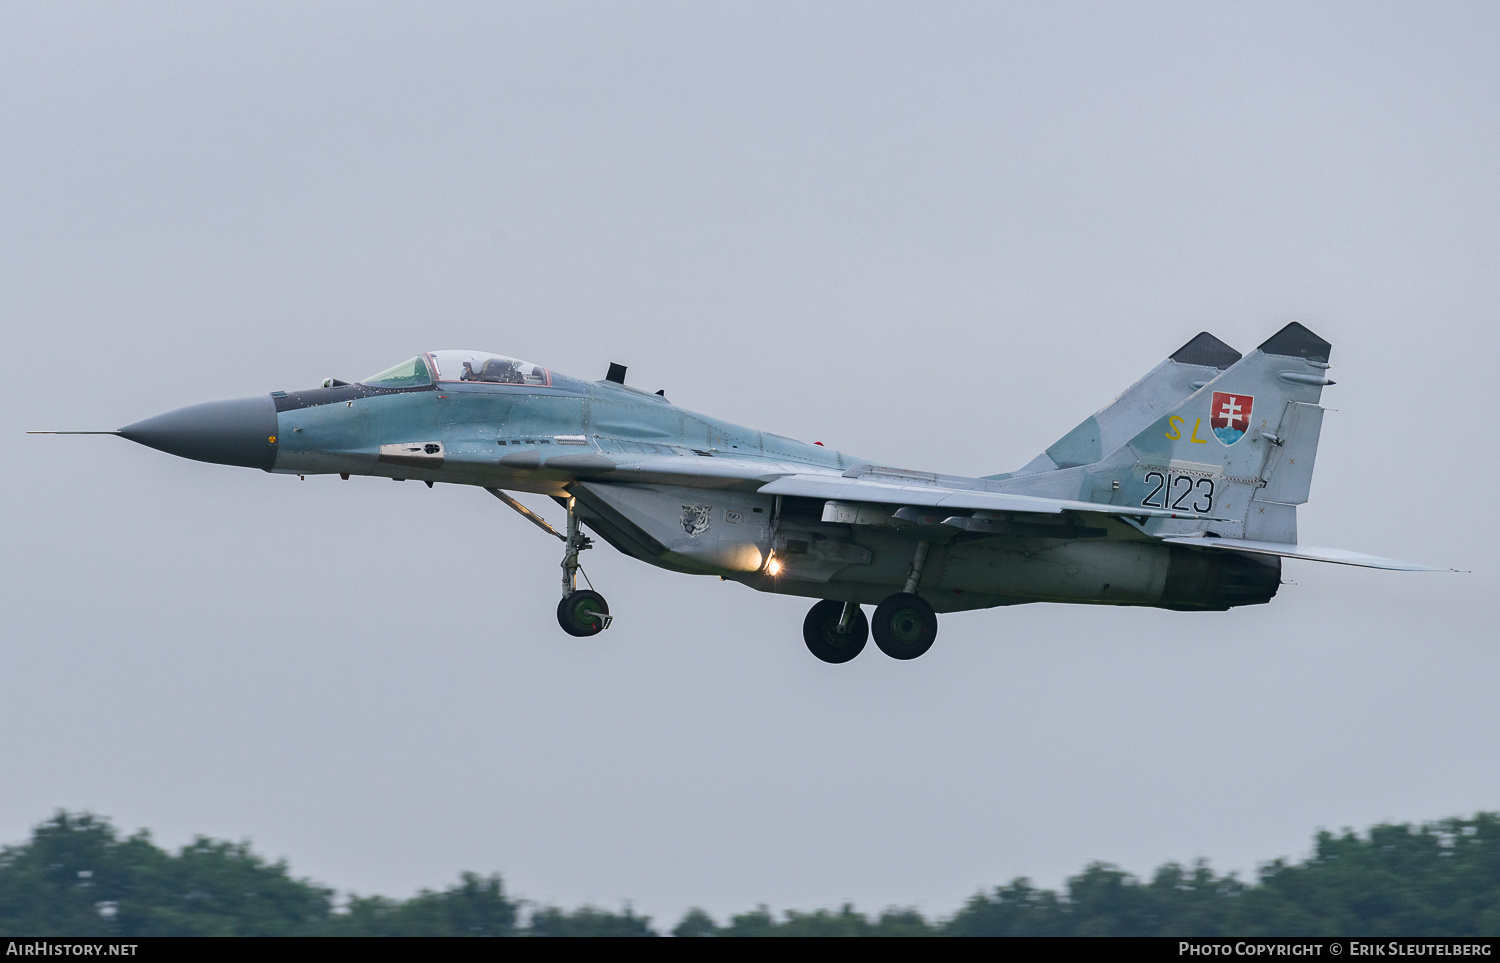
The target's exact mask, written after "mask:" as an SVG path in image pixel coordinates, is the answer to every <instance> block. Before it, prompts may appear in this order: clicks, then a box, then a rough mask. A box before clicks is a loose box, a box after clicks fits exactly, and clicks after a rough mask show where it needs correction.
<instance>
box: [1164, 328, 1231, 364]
mask: <svg viewBox="0 0 1500 963" xmlns="http://www.w3.org/2000/svg"><path fill="white" fill-rule="evenodd" d="M1242 357H1244V356H1243V355H1241V354H1240V353H1239V352H1238V351H1236V350H1234V349H1233V348H1231V347H1230V346H1229V345H1227V344H1225V343H1224V342H1222V341H1220V340H1219V339H1218V338H1216V337H1214V336H1213V335H1211V334H1209V333H1208V332H1207V331H1200V332H1198V334H1197V336H1196V337H1194V338H1193V339H1192V340H1191V341H1189V342H1188V343H1187V344H1185V345H1183V346H1182V347H1180V348H1178V349H1177V350H1176V351H1173V352H1172V354H1171V358H1172V360H1173V361H1175V362H1177V363H1178V364H1196V365H1203V366H1205V367H1209V368H1218V369H1219V370H1220V371H1223V370H1224V369H1226V368H1228V367H1229V366H1230V365H1232V364H1234V363H1235V362H1236V361H1238V360H1240V358H1242Z"/></svg>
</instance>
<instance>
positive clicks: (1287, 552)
mask: <svg viewBox="0 0 1500 963" xmlns="http://www.w3.org/2000/svg"><path fill="white" fill-rule="evenodd" d="M1162 541H1164V542H1170V543H1171V544H1173V545H1191V546H1192V547H1193V548H1209V549H1221V550H1227V551H1231V552H1249V553H1250V554H1252V555H1280V556H1281V557H1282V558H1303V559H1307V560H1308V561H1310V562H1332V563H1333V564H1335V565H1357V566H1359V567H1360V568H1383V569H1387V570H1389V571H1392V572H1453V571H1457V570H1456V569H1451V568H1435V567H1433V566H1431V565H1419V564H1417V563H1416V562H1403V561H1401V560H1399V559H1394V558H1382V557H1380V556H1379V555H1366V554H1364V553H1363V552H1350V551H1347V550H1345V549H1342V548H1318V547H1317V546H1315V545H1296V544H1288V543H1285V542H1249V541H1244V540H1243V539H1238V538H1204V537H1203V536H1201V535H1171V536H1168V537H1166V538H1163V539H1162Z"/></svg>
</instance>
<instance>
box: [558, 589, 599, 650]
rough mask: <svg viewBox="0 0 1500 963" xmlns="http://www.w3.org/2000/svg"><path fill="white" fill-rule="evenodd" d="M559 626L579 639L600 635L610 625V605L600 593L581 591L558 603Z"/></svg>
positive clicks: (564, 597) (566, 596)
mask: <svg viewBox="0 0 1500 963" xmlns="http://www.w3.org/2000/svg"><path fill="white" fill-rule="evenodd" d="M557 624H558V625H561V626H562V629H563V631H564V632H566V633H568V634H569V635H576V636H578V637H579V638H587V637H588V636H590V635H598V634H599V633H600V632H603V631H604V629H605V628H606V627H607V626H608V625H609V603H608V602H606V601H604V596H602V595H600V594H599V593H598V592H595V591H592V590H590V589H579V590H578V591H576V592H574V593H572V594H571V595H565V596H563V599H562V601H561V602H558V603H557Z"/></svg>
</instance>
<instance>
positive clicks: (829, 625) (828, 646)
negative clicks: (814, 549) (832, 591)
mask: <svg viewBox="0 0 1500 963" xmlns="http://www.w3.org/2000/svg"><path fill="white" fill-rule="evenodd" d="M927 550H928V543H927V542H919V543H917V551H916V554H915V555H914V556H913V558H912V562H911V569H910V570H909V571H908V572H907V576H906V584H905V585H904V586H902V589H901V591H900V592H897V593H896V594H895V595H892V596H889V597H888V598H886V600H885V601H884V602H881V603H880V604H879V605H877V606H876V607H875V617H874V618H873V619H871V620H870V621H868V622H867V621H865V614H864V612H863V611H861V610H860V607H859V606H858V605H856V604H855V603H853V602H839V601H836V600H834V599H824V600H823V601H821V602H819V603H817V604H816V605H814V606H813V607H812V610H811V611H809V612H808V613H807V618H806V619H804V620H803V622H802V639H803V641H804V642H806V643H807V648H808V651H810V652H812V654H813V655H815V656H817V657H818V658H820V659H822V660H823V661H824V662H835V663H837V662H848V661H849V660H850V659H852V658H854V657H855V656H856V655H859V654H860V652H862V651H864V647H865V640H866V639H867V638H869V636H870V635H871V634H873V635H874V636H875V645H876V646H878V647H879V648H880V651H882V652H884V653H885V654H886V655H888V656H890V657H891V658H893V659H901V660H903V661H905V660H907V659H915V658H916V657H917V656H919V655H922V654H923V653H924V652H926V651H927V650H928V649H930V648H932V643H933V641H934V640H935V639H936V638H937V613H936V612H934V611H933V610H932V606H931V605H929V604H927V600H926V599H924V598H922V597H921V596H920V595H918V594H917V586H918V585H919V584H920V583H921V581H922V567H923V566H924V565H926V564H927Z"/></svg>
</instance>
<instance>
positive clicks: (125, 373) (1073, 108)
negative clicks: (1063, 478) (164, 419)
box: [0, 0, 1500, 926]
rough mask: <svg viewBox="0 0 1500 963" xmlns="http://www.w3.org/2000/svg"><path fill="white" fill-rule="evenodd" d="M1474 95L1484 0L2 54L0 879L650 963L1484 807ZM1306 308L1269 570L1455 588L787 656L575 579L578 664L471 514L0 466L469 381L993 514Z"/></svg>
mask: <svg viewBox="0 0 1500 963" xmlns="http://www.w3.org/2000/svg"><path fill="white" fill-rule="evenodd" d="M1497 48H1500V7H1497V6H1496V5H1495V4H1493V3H1474V4H1455V3H1428V4H1413V3H1396V4H1385V3H1375V2H1358V3H1349V4H1330V3H1308V2H1293V3H1273V2H1268V3H1257V4H1203V3H1182V4H1144V3H1142V4H1111V3H1099V4H1064V3H1037V4H955V3H946V4H937V3H920V4H919V3H911V4H891V3H800V4H777V3H753V4H752V3H740V4H723V3H703V2H684V3H676V4H670V3H668V4H662V3H634V4H618V3H601V4H578V3H572V4H569V3H536V4H520V5H518V4H496V3H475V4H461V3H420V4H418V3H406V4H393V3H373V2H359V3H300V2H299V3H272V2H255V3H231V2H225V3H214V4H201V3H177V4H160V3H117V4H99V3H52V2H46V3H30V2H20V0H12V2H7V3H5V4H3V5H0V331H3V336H4V341H3V344H4V347H5V350H6V354H7V356H8V357H9V358H10V361H9V363H8V365H7V370H8V371H9V372H10V374H9V375H8V376H7V379H6V386H5V389H4V390H5V398H6V401H5V404H4V407H3V414H0V419H3V427H4V435H3V439H4V445H5V451H6V462H7V468H6V470H5V471H4V472H3V473H0V493H3V505H4V513H5V514H4V518H5V540H4V554H3V557H0V567H3V582H0V619H3V622H0V624H3V626H4V628H3V636H4V641H3V643H0V840H3V841H10V842H14V841H19V840H21V839H23V838H25V836H26V834H27V833H28V832H29V829H30V827H31V826H32V825H34V824H35V823H36V822H38V821H40V820H41V819H43V818H45V817H46V816H48V815H49V814H50V813H51V812H52V810H54V809H55V808H57V807H67V808H70V809H83V808H87V809H90V810H93V811H95V812H98V813H102V814H105V815H108V816H109V817H111V818H112V819H113V820H114V821H115V823H116V824H117V825H118V826H120V827H121V828H122V829H124V830H126V831H133V830H135V829H136V828H139V827H143V826H144V827H149V828H150V829H152V830H153V831H154V832H155V833H156V836H157V838H158V840H159V841H161V842H163V843H166V844H170V845H174V846H175V845H179V844H181V843H183V842H186V841H188V840H189V839H190V838H191V836H192V835H193V834H195V833H205V834H210V835H214V836H220V837H229V838H232V839H242V838H249V839H251V840H252V841H253V843H254V845H255V847H256V849H257V850H258V851H260V852H263V853H265V854H268V855H269V856H271V857H286V858H287V859H289V860H290V862H291V864H292V867H293V869H294V871H296V872H297V873H299V874H304V875H308V876H311V877H312V878H314V879H317V880H319V881H321V882H324V883H327V884H329V885H332V886H335V887H338V888H339V889H341V890H356V891H359V892H361V893H372V892H378V893H384V894H387V895H392V896H406V895H409V894H411V893H413V892H414V891H415V890H416V889H417V888H418V887H422V886H428V887H437V886H441V885H444V884H446V883H448V882H450V881H451V880H453V879H454V878H455V876H456V874H457V873H458V872H459V871H461V870H464V869H472V870H476V871H480V872H489V871H499V872H501V873H502V874H504V876H505V879H506V881H507V884H508V885H509V886H510V887H511V888H512V889H513V890H514V891H515V892H517V893H520V894H522V895H524V896H527V897H529V898H532V899H536V900H541V901H554V902H558V903H561V904H564V905H569V906H571V905H577V904H580V903H582V902H585V901H592V902H595V903H597V904H602V905H604V906H611V907H614V906H619V905H620V903H621V902H622V901H626V900H629V901H631V902H633V904H634V905H635V906H636V907H637V909H638V910H640V911H643V912H646V913H650V914H652V915H653V916H654V917H655V918H656V919H657V920H658V922H661V923H665V924H666V925H668V926H670V925H671V924H672V923H673V922H675V920H676V919H677V918H678V916H679V915H680V914H681V913H682V911H683V910H684V909H685V908H687V907H688V906H690V905H693V904H698V905H702V906H704V907H706V908H707V909H709V910H710V911H712V912H714V913H715V914H718V915H719V916H720V917H721V918H722V916H723V915H724V914H726V913H728V912H730V911H738V910H744V909H748V908H751V907H753V906H754V905H755V904H756V903H761V902H764V903H767V904H769V905H770V906H771V907H772V908H775V909H782V908H798V907H800V908H811V907H816V906H828V905H837V904H838V903H839V902H841V901H844V900H851V901H853V902H854V903H855V904H856V905H858V906H859V907H861V908H864V909H866V910H878V909H880V908H881V907H884V906H887V905H891V904H902V905H915V906H918V907H920V908H921V909H922V910H923V911H925V912H927V913H937V914H945V913H950V912H952V911H953V910H954V909H956V908H957V907H958V906H959V905H960V903H961V902H962V900H963V899H964V898H965V897H967V896H968V895H969V894H971V893H973V892H974V891H975V890H977V889H979V888H980V887H984V886H990V885H995V884H999V883H1003V882H1006V881H1008V880H1010V879H1011V878H1012V877H1015V876H1018V875H1027V876H1030V877H1032V878H1033V879H1034V880H1036V881H1038V882H1040V883H1042V884H1045V885H1049V886H1055V885H1058V884H1059V883H1061V882H1062V880H1063V879H1064V878H1065V877H1066V876H1067V875H1068V874H1070V873H1072V872H1075V871H1077V870H1079V869H1081V868H1082V867H1083V866H1084V864H1085V863H1086V862H1087V861H1089V860H1093V859H1102V860H1109V861H1112V862H1115V863H1117V864H1119V865H1121V866H1123V867H1124V868H1126V869H1128V870H1131V871H1134V872H1137V873H1145V872H1149V871H1150V870H1151V869H1152V868H1154V867H1155V866H1157V865H1159V864H1160V863H1162V862H1164V861H1167V860H1172V859H1175V860H1191V859H1193V858H1195V857H1199V856H1203V857H1208V858H1209V859H1210V860H1211V861H1212V862H1213V864H1214V865H1215V867H1217V868H1219V869H1231V868H1233V869H1239V870H1241V871H1242V872H1253V870H1254V867H1255V865H1256V864H1257V862H1258V861H1261V860H1264V859H1269V858H1272V857H1276V856H1290V857H1300V856H1301V855H1304V854H1305V853H1306V852H1307V849H1308V845H1309V839H1310V836H1311V834H1312V832H1313V831H1314V830H1315V829H1316V828H1318V827H1328V828H1333V829H1337V828H1339V827H1342V826H1346V825H1352V826H1363V825H1367V824H1369V823H1371V822H1373V821H1377V820H1402V821H1405V820H1422V819H1432V818H1439V817H1443V816H1448V815H1456V814H1461V813H1471V812H1473V811H1474V810H1476V809H1495V808H1500V765H1496V761H1497V758H1500V752H1497V749H1500V746H1497V742H1500V735H1497V734H1500V701H1497V700H1496V697H1495V691H1496V680H1497V678H1500V652H1497V645H1496V634H1497V633H1496V630H1495V616H1496V610H1497V597H1500V583H1497V580H1496V576H1495V572H1496V562H1497V554H1500V553H1497V547H1496V537H1495V536H1496V525H1495V522H1494V519H1493V516H1494V512H1493V507H1492V505H1491V502H1490V497H1489V496H1490V495H1491V494H1492V493H1493V491H1494V489H1495V480H1496V478H1497V476H1500V459H1497V457H1496V441H1495V439H1496V434H1497V433H1496V427H1495V422H1496V412H1497V402H1496V377H1495V366H1496V354H1497V352H1496V348H1497V333H1496V324H1495V321H1496V314H1497V306H1500V297H1497V295H1500V230H1497V224H1500V177H1497V172H1500V98H1497V95H1500V58H1497V57H1496V56H1495V51H1496V49H1497ZM1291 320H1299V321H1302V322H1303V323H1305V324H1307V325H1308V326H1310V327H1311V328H1312V329H1313V330H1314V331H1316V332H1318V333H1319V334H1321V335H1323V336H1324V337H1326V338H1327V339H1328V340H1330V341H1331V342H1333V345H1334V349H1333V362H1334V371H1333V374H1334V377H1335V378H1336V379H1337V380H1338V381H1339V385H1338V386H1337V387H1336V388H1332V389H1330V390H1329V391H1327V392H1325V394H1324V399H1325V404H1327V405H1328V406H1329V407H1331V408H1333V409H1336V412H1337V413H1334V414H1330V416H1329V417H1328V419H1327V421H1326V422H1325V425H1324V431H1323V442H1322V447H1321V450H1320V452H1319V457H1318V467H1317V476H1316V478H1315V480H1314V485H1313V492H1312V501H1311V503H1310V504H1309V505H1308V506H1307V507H1306V508H1304V509H1303V510H1302V512H1301V513H1300V515H1301V529H1302V537H1303V539H1304V541H1306V542H1309V543H1312V544H1317V545H1333V546H1340V547H1345V548H1351V549H1356V550H1360V551H1366V552H1373V553H1377V554H1383V555H1392V556H1396V557H1398V558H1408V559H1412V560H1416V561H1425V562H1432V563H1436V564H1442V565H1451V566H1454V567H1456V568H1461V569H1470V570H1472V574H1467V575H1411V574H1394V573H1384V572H1371V571H1362V570H1354V569H1346V568H1340V567H1336V566H1319V565H1316V564H1313V563H1297V562H1289V563H1288V564H1287V566H1286V574H1287V576H1288V577H1289V578H1290V579H1291V580H1292V582H1291V584H1288V585H1286V586H1285V587H1284V588H1283V590H1282V592H1281V594H1280V596H1279V597H1278V598H1277V599H1276V600H1275V601H1274V602H1273V603H1272V604H1270V605H1267V606H1260V607H1253V608H1247V609H1238V610H1234V611H1231V612H1227V613H1218V614H1181V613H1172V612H1165V611H1155V610H1130V609H1112V608H1091V607H1083V606H1075V607H1065V606H1054V605H1033V606H1022V607H1017V608H1013V609H1009V610H995V611H989V612H977V613H966V614H960V615H950V616H945V617H944V618H943V621H942V632H941V634H940V636H939V640H938V643H937V645H936V647H935V648H934V649H933V651H932V652H931V653H930V654H929V655H927V656H926V657H924V658H922V659H921V660H918V661H917V662H914V663H897V662H895V661H893V660H891V659H886V658H882V657H881V656H880V655H879V653H878V652H874V649H873V648H872V649H871V652H873V653H874V654H873V655H868V654H867V655H866V657H865V658H862V659H859V660H857V661H855V662H853V663H851V664H849V665H846V666H828V665H824V664H822V663H819V662H817V661H815V660H814V659H813V658H812V657H811V656H810V655H809V654H808V653H807V652H806V650H805V649H804V647H803V644H802V641H801V638H800V626H801V621H802V617H803V614H804V611H805V608H806V604H807V603H806V602H805V601H803V600H798V599H791V598H781V597H774V596H761V595H757V594H754V593H752V592H749V591H748V590H746V589H744V588H743V587H740V586H737V585H734V584H730V583H721V582H719V581H717V580H709V579H702V578H691V577H687V576H682V575H675V574H670V573H666V572H662V571H658V570H656V569H652V568H649V567H646V566H643V565H640V564H638V563H634V562H631V561H628V560H627V559H625V558H623V557H622V556H619V555H617V554H615V553H614V552H613V550H611V549H609V548H608V547H603V548H601V550H598V551H595V552H592V553H590V556H589V557H587V558H586V562H587V564H588V567H589V571H590V574H591V575H592V576H593V578H594V581H595V583H596V584H598V585H599V586H600V588H602V589H603V590H604V591H605V592H606V593H607V594H608V596H609V598H610V601H611V606H612V608H613V610H614V611H615V612H616V613H617V615H618V620H617V622H616V624H615V626H614V627H613V628H612V629H611V630H610V631H609V632H608V633H607V634H606V635H605V636H603V637H601V638H599V639H596V640H591V641H586V642H581V641H578V640H574V639H570V638H567V637H564V636H563V634H562V633H561V632H560V631H559V630H558V628H557V626H556V623H555V621H554V616H553V608H554V604H555V601H554V600H555V586H556V580H557V561H558V556H557V549H556V546H555V544H553V543H552V542H550V541H549V540H548V539H547V538H546V537H544V536H542V535H540V534H539V533H538V532H537V531H536V530H535V529H533V528H531V527H530V526H529V525H527V524H526V523H525V522H524V521H523V520H521V519H520V518H518V517H516V516H514V515H512V514H510V513H509V512H507V511H505V509H504V507H503V506H501V505H499V504H498V503H496V502H495V501H494V499H492V498H490V497H489V496H487V495H485V494H484V493H482V492H479V491H477V490H472V489H464V488H457V487H448V486H439V487H438V488H437V489H436V490H432V491H429V490H428V489H427V488H426V487H424V486H421V485H415V484H401V485H396V486H395V487H394V488H393V487H392V486H391V483H390V482H388V481H383V480H375V479H354V480H352V481H349V482H341V481H339V480H338V479H337V478H332V479H330V478H322V477H319V478H309V479H308V480H307V481H305V482H300V481H298V480H297V479H296V478H295V477H282V476H270V475H266V474H263V473H260V472H257V471H252V470H247V469H237V468H226V467H218V466H211V465H203V464H198V463H195V462H188V461H184V460H181V459H176V458H172V457H170V456H168V455H164V454H161V453H159V452H155V451H151V450H148V449H145V448H140V447H136V446H133V445H130V444H128V443H126V442H124V441H121V440H118V439H114V438H63V437H40V436H39V437H28V436H26V435H24V434H22V432H23V431H24V430H25V429H28V428H54V427H56V428H115V427H118V426H120V425H122V424H125V423H128V422H131V421H135V420H137V419H140V418H143V417H146V416H149V415H153V414H157V413H159V412H162V411H165V410H168V409H171V408H175V407H178V406H181V405H185V404H189V403H193V402H198V401H205V400H212V399H218V398H234V397H242V396H245V395H250V394H256V393H260V392H266V391H270V390H273V389H278V388H287V389H290V388H298V387H307V386H311V385H314V384H316V383H317V382H319V381H321V379H323V378H324V377H327V376H337V377H341V378H345V379H353V378H358V377H362V376H366V375H369V374H370V373H372V372H375V371H378V370H381V369H382V368H384V367H387V366H389V365H391V364H394V363H396V362H398V361H400V360H402V359H404V358H407V357H410V356H411V355H412V354H414V353H416V352H417V351H418V350H423V349H432V348H438V347H472V348H476V349H482V350H490V351H496V352H502V353H506V354H511V355H515V356H519V357H523V358H526V359H529V360H532V361H536V362H538V363H543V364H546V365H548V366H551V367H554V368H556V369H558V370H561V371H564V372H568V373H571V374H575V375H578V376H581V377H589V378H596V377H602V376H603V374H604V371H605V368H606V366H607V364H608V363H609V362H610V361H619V362H622V363H625V364H628V365H629V366H630V378H631V381H632V383H635V384H638V385H640V386H642V387H645V388H647V389H650V390H654V389H656V388H658V387H661V388H665V389H667V392H668V394H669V396H670V397H671V398H672V400H673V401H675V402H677V403H678V404H682V405H685V406H687V407H689V408H692V409H695V410H699V411H703V412H707V413H711V414H714V415H716V416H719V417H723V418H727V419H730V420H733V421H738V422H740V423H744V424H749V425H752V426H755V427H759V428H764V429H766V430H770V431H776V432H779V433H782V434H787V435H791V436H794V437H798V438H802V439H805V440H808V441H823V442H825V443H827V444H829V445H833V446H837V447H840V448H843V449H845V450H847V451H850V452H852V453H856V454H859V455H862V456H865V457H868V458H872V459H877V460H881V461H884V462H887V463H891V464H896V465H902V466H908V467H921V468H928V469H935V470H940V471H948V472H959V473H966V474H979V473H988V472H997V471H1003V470H1007V469H1010V468H1014V467H1017V466H1019V465H1020V464H1022V463H1024V462H1025V461H1027V460H1029V459H1030V458H1031V457H1032V456H1033V455H1035V454H1036V453H1037V452H1038V451H1039V450H1041V449H1042V448H1044V447H1045V446H1046V445H1048V444H1050V443H1051V442H1052V441H1053V440H1055V439H1056V438H1057V437H1058V436H1060V435H1061V434H1062V433H1063V432H1064V431H1066V430H1067V429H1068V428H1070V427H1072V425H1073V424H1075V423H1076V422H1077V421H1078V420H1079V419H1081V418H1082V417H1083V416H1084V415H1086V414H1088V413H1089V412H1091V411H1093V410H1095V409H1096V408H1098V407H1100V406H1102V405H1103V404H1105V403H1106V402H1108V401H1109V400H1110V398H1112V397H1113V396H1114V395H1115V394H1116V393H1117V392H1118V391H1119V390H1121V389H1122V388H1124V387H1125V386H1126V385H1128V384H1129V383H1130V382H1132V381H1134V380H1135V379H1136V378H1137V377H1139V376H1140V375H1141V374H1143V373H1144V372H1145V371H1146V370H1148V369H1149V368H1150V367H1151V366H1152V365H1154V364H1155V363H1156V362H1157V361H1159V360H1160V359H1161V358H1162V357H1164V356H1165V355H1166V354H1167V353H1168V352H1170V351H1171V350H1173V349H1174V348H1176V347H1177V346H1178V345H1179V344H1181V343H1182V342H1183V341H1185V340H1187V339H1188V338H1189V337H1191V336H1192V335H1193V334H1195V333H1197V332H1198V331H1200V330H1203V329H1205V328H1206V329H1208V330H1211V331H1213V332H1214V333H1215V334H1217V335H1218V336H1220V337H1221V338H1223V339H1225V340H1226V341H1228V342H1230V343H1231V344H1233V345H1235V346H1236V347H1238V348H1240V349H1241V350H1249V349H1251V348H1253V347H1254V346H1255V345H1256V344H1258V343H1259V342H1260V341H1262V340H1263V339H1264V338H1265V337H1266V336H1268V335H1269V334H1270V333H1271V332H1272V331H1274V330H1275V329H1277V328H1278V327H1280V326H1281V325H1283V324H1285V323H1286V322H1288V321H1291ZM532 503H533V504H534V505H535V506H536V507H537V508H538V509H540V510H542V511H543V512H550V513H551V514H552V515H553V516H554V517H556V516H557V515H558V512H557V511H556V509H555V506H549V505H548V504H547V503H545V502H544V501H538V500H535V499H532Z"/></svg>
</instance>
